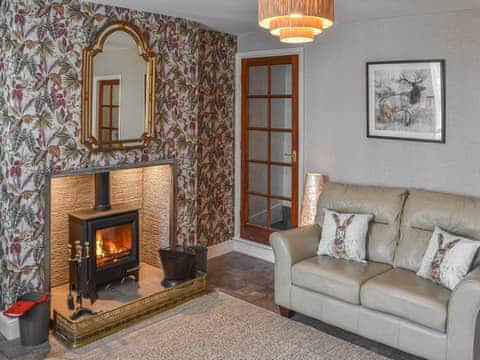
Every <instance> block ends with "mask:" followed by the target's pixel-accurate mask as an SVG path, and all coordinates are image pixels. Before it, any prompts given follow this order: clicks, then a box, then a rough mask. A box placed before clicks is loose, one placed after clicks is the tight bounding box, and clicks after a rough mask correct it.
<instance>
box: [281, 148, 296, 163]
mask: <svg viewBox="0 0 480 360" xmlns="http://www.w3.org/2000/svg"><path fill="white" fill-rule="evenodd" d="M283 155H284V156H290V157H291V158H292V163H294V164H295V163H296V162H297V152H296V151H295V150H293V151H292V153H291V154H288V153H285V154H283Z"/></svg>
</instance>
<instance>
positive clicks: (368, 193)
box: [316, 183, 407, 264]
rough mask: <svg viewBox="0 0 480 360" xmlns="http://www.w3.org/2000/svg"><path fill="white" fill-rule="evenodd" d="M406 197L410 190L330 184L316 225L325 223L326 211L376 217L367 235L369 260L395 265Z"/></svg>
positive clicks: (321, 197)
mask: <svg viewBox="0 0 480 360" xmlns="http://www.w3.org/2000/svg"><path fill="white" fill-rule="evenodd" d="M406 195H407V190H406V189H401V188H387V187H377V186H358V185H346V184H339V183H328V184H327V185H326V186H325V188H324V190H323V191H322V194H321V195H320V200H319V201H318V211H317V218H316V222H317V224H323V218H324V213H323V211H322V209H330V210H333V211H338V212H343V213H356V214H373V221H372V222H371V223H370V226H369V231H368V235H367V260H369V261H375V262H381V263H386V264H392V263H393V256H394V253H395V249H396V246H397V242H398V238H399V228H400V216H401V213H402V209H403V204H404V201H405V197H406Z"/></svg>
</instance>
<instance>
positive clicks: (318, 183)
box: [300, 173, 327, 226]
mask: <svg viewBox="0 0 480 360" xmlns="http://www.w3.org/2000/svg"><path fill="white" fill-rule="evenodd" d="M326 183H327V177H326V176H323V175H322V174H312V173H310V174H307V177H306V178H305V186H304V187H303V200H302V215H301V220H300V225H301V226H306V225H312V224H314V223H315V218H316V216H317V205H318V199H319V198H320V194H321V193H322V191H323V187H324V186H325V184H326Z"/></svg>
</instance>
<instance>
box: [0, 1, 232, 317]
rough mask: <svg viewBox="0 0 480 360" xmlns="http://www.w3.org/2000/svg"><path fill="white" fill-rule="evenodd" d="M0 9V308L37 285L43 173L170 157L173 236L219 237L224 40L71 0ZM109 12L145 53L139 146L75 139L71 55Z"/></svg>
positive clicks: (225, 235)
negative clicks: (150, 86)
mask: <svg viewBox="0 0 480 360" xmlns="http://www.w3.org/2000/svg"><path fill="white" fill-rule="evenodd" d="M0 6H1V8H0V50H1V53H0V181H1V184H2V192H1V199H0V200H1V205H0V206H1V208H0V220H1V222H0V224H1V225H0V308H2V307H5V306H7V305H9V304H11V303H13V302H14V301H15V300H16V298H17V297H18V296H19V295H21V294H23V293H25V292H28V291H31V290H36V289H41V288H42V287H43V284H44V280H45V279H44V259H45V257H44V246H45V205H46V199H45V191H44V190H45V177H44V175H42V173H43V172H44V171H46V170H63V169H73V168H82V167H91V166H103V165H114V164H119V163H135V162H142V161H149V160H155V159H161V158H175V159H176V160H177V164H178V169H177V170H178V174H177V187H178V192H177V237H178V239H179V241H180V242H182V241H186V242H188V243H189V244H194V243H200V244H203V245H211V244H214V243H218V242H221V241H224V240H227V239H230V238H231V236H232V233H233V195H232V193H233V136H234V135H233V106H234V105H233V103H234V84H233V82H234V58H235V52H236V38H235V37H234V36H231V35H227V34H222V33H218V32H214V31H210V30H207V29H206V28H204V27H202V26H201V25H199V24H197V23H194V22H191V21H187V20H183V19H177V18H172V17H168V16H163V15H158V14H151V13H145V12H140V11H134V10H128V9H122V8H116V7H110V6H104V5H97V4H93V3H86V2H80V1H78V0H72V1H69V0H57V1H51V0H15V1H13V0H4V1H1V2H0ZM112 19H115V20H118V19H120V20H126V21H129V22H132V23H134V24H135V25H137V26H138V27H139V28H140V29H142V30H143V32H144V34H145V35H146V36H147V38H148V40H149V43H150V46H151V47H152V49H153V51H154V52H155V53H156V54H157V89H156V127H157V132H158V139H157V141H156V142H155V143H154V144H152V145H151V147H150V148H149V149H146V150H144V151H128V152H115V153H112V154H91V153H89V151H88V150H87V149H86V148H85V147H84V146H82V145H81V143H80V142H79V135H80V101H81V81H82V79H81V65H82V57H81V52H82V49H83V48H84V47H86V46H87V45H88V44H89V42H90V41H91V39H92V37H93V36H94V34H95V33H96V32H97V31H98V29H99V28H100V27H102V26H103V25H104V24H105V23H106V22H108V21H109V20H112Z"/></svg>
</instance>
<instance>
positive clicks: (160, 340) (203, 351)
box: [50, 292, 386, 360]
mask: <svg viewBox="0 0 480 360" xmlns="http://www.w3.org/2000/svg"><path fill="white" fill-rule="evenodd" d="M50 358H57V359H95V360H102V359H195V360H198V359H228V360H233V359H322V360H326V359H332V360H333V359H335V360H342V359H349V360H363V359H386V358H385V357H383V356H381V355H378V354H376V353H373V352H371V351H369V350H367V349H364V348H362V347H359V346H357V345H354V344H351V343H348V342H346V341H344V340H342V339H338V338H336V337H333V336H331V335H328V334H325V333H323V332H321V331H318V330H315V329H313V328H311V327H309V326H306V325H303V324H300V323H298V322H295V321H291V320H287V319H285V318H282V317H281V316H280V315H278V314H275V313H273V312H271V311H268V310H265V309H262V308H260V307H257V306H255V305H252V304H250V303H247V302H245V301H242V300H239V299H236V298H234V297H231V296H229V295H226V294H224V293H222V292H213V293H210V294H208V295H206V296H203V297H201V298H197V299H194V300H192V301H190V302H188V303H185V304H183V305H181V306H179V307H177V308H175V309H172V310H169V311H167V312H165V313H163V314H160V315H158V316H156V317H154V318H152V319H150V320H147V321H144V322H142V323H140V324H137V325H135V326H133V327H131V328H129V329H126V330H123V331H121V332H119V333H117V334H115V335H112V336H109V337H107V338H105V339H102V340H100V341H97V342H95V343H93V344H90V345H87V346H85V347H83V348H80V349H76V350H73V351H69V352H66V353H65V352H64V351H62V349H61V347H60V346H59V345H58V344H57V345H54V346H52V352H51V354H50Z"/></svg>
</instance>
